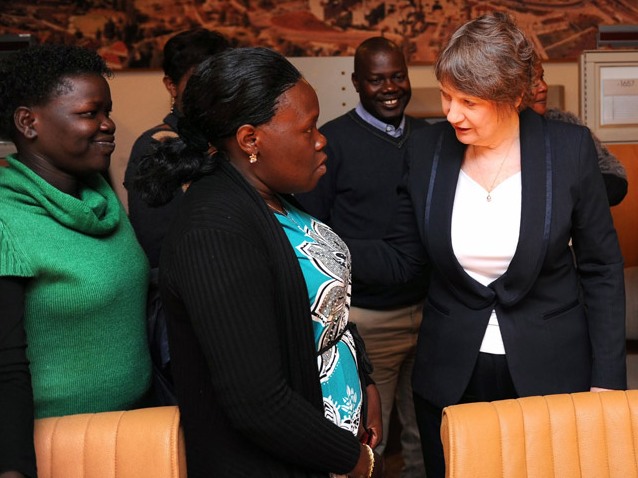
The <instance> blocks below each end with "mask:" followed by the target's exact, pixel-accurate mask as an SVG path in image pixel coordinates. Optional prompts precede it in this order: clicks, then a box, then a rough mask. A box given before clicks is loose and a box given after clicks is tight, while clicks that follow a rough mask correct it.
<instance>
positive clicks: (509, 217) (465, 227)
mask: <svg viewBox="0 0 638 478" xmlns="http://www.w3.org/2000/svg"><path fill="white" fill-rule="evenodd" d="M520 224H521V173H520V172H518V173H516V174H514V175H512V176H510V177H509V178H507V179H506V180H505V181H503V182H502V183H500V184H499V185H498V186H496V187H495V188H494V189H493V190H492V192H491V201H488V200H487V191H486V190H485V189H484V188H483V187H482V186H481V185H479V184H478V183H477V182H476V181H474V180H473V179H472V178H471V177H470V176H468V175H467V174H466V173H465V172H463V170H461V172H460V174H459V180H458V183H457V186H456V196H455V198H454V209H453V211H452V231H451V234H452V248H453V250H454V254H455V256H456V258H457V260H458V261H459V264H460V265H461V267H463V269H464V270H465V272H466V273H467V274H468V275H469V276H470V277H472V278H473V279H475V280H476V281H477V282H479V283H481V284H483V285H485V286H487V285H489V284H490V283H492V282H494V281H495V280H496V279H498V278H499V277H500V276H501V275H503V274H504V273H505V271H506V270H507V268H508V267H509V264H510V262H511V260H512V257H513V256H514V252H516V246H517V244H518V236H519V230H520ZM481 352H485V353H491V354H501V355H502V354H505V347H504V345H503V338H502V337H501V331H500V328H499V325H498V319H497V317H496V312H495V311H494V310H492V315H491V317H490V321H489V324H488V326H487V329H486V331H485V335H484V337H483V343H482V344H481Z"/></svg>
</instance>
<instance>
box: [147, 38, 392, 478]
mask: <svg viewBox="0 0 638 478" xmlns="http://www.w3.org/2000/svg"><path fill="white" fill-rule="evenodd" d="M183 112H184V117H183V118H181V119H180V122H179V131H180V137H179V138H173V139H168V140H165V141H164V142H163V143H162V144H161V146H160V147H159V149H158V151H157V153H156V154H155V156H152V157H148V158H146V159H145V160H144V161H143V162H142V164H141V165H140V170H139V173H140V177H139V178H138V180H137V181H136V186H137V187H138V188H139V189H140V190H141V191H143V192H144V193H145V194H146V197H147V200H149V201H150V202H151V203H156V202H162V201H166V200H168V199H170V197H171V195H172V193H173V192H174V191H175V189H176V186H178V185H180V184H184V183H185V182H189V181H192V183H191V184H190V186H189V188H188V190H187V192H186V194H185V195H184V198H183V201H182V204H181V205H180V209H179V211H178V214H177V216H176V220H175V221H174V222H173V224H172V226H171V228H170V230H169V232H168V234H167V236H166V237H165V240H164V244H163V247H162V255H161V259H160V267H159V270H160V291H161V296H162V301H163V303H164V307H165V311H166V315H167V318H168V331H169V343H170V348H171V359H172V367H173V375H174V378H175V385H176V391H177V397H178V401H179V406H180V410H181V413H182V423H183V426H184V433H185V438H186V454H187V463H188V476H189V477H191V478H197V477H206V478H208V477H210V476H219V477H240V476H264V477H265V476H272V477H277V478H280V477H286V476H287V477H293V476H294V477H311V476H312V477H319V476H325V477H327V476H328V474H329V473H336V474H348V476H353V477H367V476H370V475H371V472H375V473H379V472H380V467H379V466H378V464H377V465H376V466H375V462H374V460H373V454H372V451H371V448H370V446H368V445H367V444H365V443H361V441H364V442H368V443H369V444H370V445H371V446H372V447H374V446H375V445H376V444H377V443H378V441H379V440H380V439H381V423H380V418H379V417H380V407H379V402H378V396H377V392H376V388H375V386H374V385H373V384H370V383H369V382H368V376H367V375H368V370H366V368H367V367H366V363H365V362H366V361H365V356H364V350H363V349H362V344H361V343H360V342H359V341H358V340H357V334H356V332H355V331H354V329H351V328H350V327H349V325H348V308H349V302H350V257H349V252H348V249H347V248H346V247H345V245H344V244H343V242H342V241H341V240H340V239H339V237H338V236H337V235H336V234H335V233H334V232H333V231H332V230H331V229H330V228H328V227H327V226H325V225H324V224H322V223H320V222H318V221H317V220H315V219H314V218H312V217H311V216H309V215H308V214H306V213H304V212H303V211H302V210H300V209H299V208H298V207H297V205H296V201H295V200H294V198H293V197H292V196H291V194H293V193H299V192H303V191H309V190H310V189H312V188H313V187H314V186H315V185H316V184H317V181H318V180H319V178H320V177H321V175H323V174H324V173H325V171H326V167H325V164H324V163H325V161H326V154H325V153H324V151H323V149H324V147H325V145H326V139H325V137H324V136H323V135H322V134H320V133H319V131H318V130H317V118H318V115H319V103H318V100H317V95H316V94H315V92H314V90H313V89H312V87H311V86H310V85H309V84H308V83H307V82H306V80H304V78H303V77H302V76H301V74H300V73H299V71H297V70H296V69H295V67H294V66H293V65H292V64H290V63H289V62H288V61H287V60H286V59H285V58H284V57H282V56H281V55H280V54H278V53H276V52H274V51H271V50H268V49H264V48H241V49H231V50H227V51H224V52H222V53H219V54H217V55H215V56H213V57H211V58H209V59H207V60H205V61H204V62H203V63H202V64H201V65H200V66H199V67H198V68H197V70H196V71H195V73H194V74H193V76H192V77H191V79H190V80H189V82H188V85H187V86H186V90H185V91H184V97H183ZM360 375H361V376H362V378H360ZM362 380H363V382H362ZM366 391H367V392H368V397H369V398H370V400H369V402H368V403H369V407H368V412H369V413H368V415H367V417H368V423H367V427H366V426H363V424H364V423H365V419H364V417H366V414H365V412H363V411H362V398H363V396H365V392H366ZM357 438H359V439H357ZM360 440H361V441H360ZM375 470H376V471H375Z"/></svg>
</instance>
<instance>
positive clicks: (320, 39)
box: [0, 0, 638, 69]
mask: <svg viewBox="0 0 638 478" xmlns="http://www.w3.org/2000/svg"><path fill="white" fill-rule="evenodd" d="M2 3H3V6H2V9H0V34H2V33H32V34H34V35H35V36H37V37H38V40H39V41H41V42H49V41H50V42H75V43H79V44H82V45H85V46H88V47H92V48H95V49H97V50H98V51H99V52H100V54H101V55H102V56H103V57H104V58H106V59H107V61H108V62H109V64H110V65H111V67H112V68H114V69H122V68H158V67H159V66H160V64H161V51H162V48H163V46H164V43H165V42H166V40H167V39H168V38H169V37H170V36H172V35H174V34H175V33H177V32H179V31H182V30H186V29H189V28H193V27H197V26H203V27H206V28H209V29H214V30H218V31H220V32H222V33H224V34H225V35H227V36H228V37H229V38H231V39H232V40H233V42H234V44H235V45H237V46H255V45H260V46H266V47H270V48H273V49H276V50H277V51H279V52H281V53H283V54H284V55H286V56H290V57H300V56H309V57H313V56H351V55H352V54H353V53H354V50H355V48H356V47H357V45H358V44H359V43H361V41H363V40H364V39H366V38H368V37H370V36H374V35H384V36H387V37H390V38H391V39H392V40H394V41H396V42H397V43H399V44H402V45H403V46H404V47H405V50H406V53H407V55H408V58H409V62H410V63H411V64H428V63H432V62H433V61H434V59H435V58H436V55H437V53H438V51H439V48H440V47H441V45H442V44H444V43H445V42H446V41H447V38H448V37H449V35H450V34H451V33H452V32H453V31H454V30H455V29H456V28H458V26H460V25H461V24H463V23H465V22H466V21H467V20H469V19H471V18H475V17H477V16H479V15H481V14H484V13H486V12H489V11H491V10H495V9H498V10H506V11H509V12H510V13H511V14H512V15H513V16H514V17H515V18H516V19H517V22H518V23H519V24H520V25H521V27H523V28H524V29H525V30H526V31H527V32H528V34H529V35H530V36H531V37H532V38H533V41H534V43H535V44H536V45H537V47H538V50H539V52H540V54H541V56H542V57H543V59H544V60H558V61H576V60H577V59H578V55H579V54H580V52H581V51H583V50H587V49H593V48H595V45H596V34H597V30H598V25H604V24H618V23H628V24H631V23H634V24H635V23H638V4H637V3H636V2H628V1H623V0H607V1H605V2H575V1H569V0H543V1H540V0H517V1H511V2H481V1H477V0H383V1H382V0H294V1H286V0H282V1H278V0H23V1H20V2H7V1H6V0H5V1H4V2H2Z"/></svg>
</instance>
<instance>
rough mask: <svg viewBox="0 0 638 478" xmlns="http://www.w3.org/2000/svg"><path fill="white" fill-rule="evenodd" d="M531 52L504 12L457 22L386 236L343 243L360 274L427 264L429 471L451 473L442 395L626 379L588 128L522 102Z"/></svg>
mask: <svg viewBox="0 0 638 478" xmlns="http://www.w3.org/2000/svg"><path fill="white" fill-rule="evenodd" d="M535 62H536V55H535V53H534V47H533V44H532V43H531V42H530V41H529V40H528V39H527V38H526V37H525V35H524V34H523V33H522V31H521V30H520V29H519V28H518V27H517V26H516V24H515V23H514V22H513V21H512V19H511V18H510V17H509V16H507V15H505V14H502V13H492V14H488V15H484V16H482V17H480V18H477V19H475V20H472V21H470V22H468V23H466V24H465V25H463V26H462V27H461V28H459V30H457V31H456V32H455V33H454V35H453V36H452V38H451V40H450V42H449V43H448V45H447V46H446V47H445V48H444V49H443V50H442V52H441V54H440V56H439V57H438V59H437V61H436V64H435V73H436V76H437V79H438V81H439V83H440V89H441V99H442V103H443V111H444V112H445V114H446V115H447V122H441V123H439V124H436V125H433V126H432V127H431V128H428V129H426V130H424V132H423V133H421V134H420V135H416V136H413V137H412V138H411V142H412V144H411V145H410V158H409V161H410V162H409V165H410V168H409V173H408V176H407V178H406V182H405V187H403V188H402V192H401V202H400V205H399V208H398V212H397V219H396V224H395V228H394V231H392V233H391V235H389V236H388V237H387V238H386V240H385V241H376V242H375V241H363V242H360V241H347V242H348V246H349V247H350V250H351V252H352V260H353V263H356V264H357V265H358V267H357V268H355V269H354V270H355V272H357V274H359V275H362V274H365V275H366V277H365V279H366V280H368V281H375V277H377V276H380V274H379V271H378V270H376V271H375V267H382V266H380V264H385V265H384V266H383V267H385V268H386V269H385V272H386V273H387V271H388V270H391V271H392V274H393V276H394V280H397V281H401V280H406V279H407V278H409V277H411V276H412V275H414V274H415V273H416V272H418V271H419V270H420V269H422V268H423V264H424V262H426V261H430V263H431V265H432V271H433V272H432V279H431V284H430V289H429V293H428V297H427V299H426V303H425V307H424V320H423V322H422V326H421V330H420V334H419V340H418V345H417V356H416V363H415V366H414V376H413V390H414V393H415V407H416V413H417V421H418V424H419V430H420V433H421V440H422V448H423V453H424V458H425V463H426V471H427V476H428V478H439V477H441V478H442V477H443V476H444V475H445V464H444V458H443V450H442V446H441V441H440V438H439V429H440V424H441V411H442V409H443V408H444V407H446V406H448V405H453V404H457V403H464V402H477V401H492V400H499V399H508V398H515V397H521V396H530V395H546V394H555V393H569V392H579V391H586V390H593V391H600V390H603V389H624V388H625V387H626V372H625V324H624V317H625V311H624V305H625V300H624V286H623V259H622V256H621V253H620V248H619V246H618V240H617V237H616V232H615V230H614V226H613V223H612V219H611V215H610V211H609V206H608V203H607V197H606V193H605V185H604V183H603V179H602V177H601V174H600V170H599V168H598V164H597V158H596V149H595V147H594V143H593V141H592V137H591V134H590V133H589V130H588V129H587V128H585V127H583V126H579V125H574V124H568V123H565V122H562V121H551V120H547V119H545V118H543V117H542V116H540V115H538V114H536V113H535V112H533V111H532V110H530V109H528V108H526V105H528V104H529V101H530V100H531V98H530V97H531V94H530V93H531V92H532V81H533V79H534V65H535ZM570 241H571V243H572V245H573V253H572V249H571V248H570ZM358 242H359V243H358ZM574 255H575V258H576V261H574ZM359 278H360V279H361V277H359ZM581 293H582V294H581Z"/></svg>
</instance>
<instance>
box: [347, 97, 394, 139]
mask: <svg viewBox="0 0 638 478" xmlns="http://www.w3.org/2000/svg"><path fill="white" fill-rule="evenodd" d="M355 111H356V113H357V114H358V115H359V116H360V117H361V119H362V120H363V121H365V122H366V123H368V124H369V125H371V126H374V127H375V128H377V129H378V130H381V131H383V132H384V133H387V134H389V135H390V136H392V137H393V138H399V137H401V136H402V135H403V130H404V129H405V115H403V118H401V123H400V124H399V127H398V128H395V127H394V126H392V125H391V124H388V123H384V122H383V121H381V120H379V119H378V118H375V117H374V116H372V115H371V114H370V113H368V111H367V110H366V109H365V108H364V107H363V105H362V104H361V103H359V104H358V105H357V107H356V108H355Z"/></svg>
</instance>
